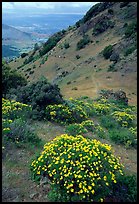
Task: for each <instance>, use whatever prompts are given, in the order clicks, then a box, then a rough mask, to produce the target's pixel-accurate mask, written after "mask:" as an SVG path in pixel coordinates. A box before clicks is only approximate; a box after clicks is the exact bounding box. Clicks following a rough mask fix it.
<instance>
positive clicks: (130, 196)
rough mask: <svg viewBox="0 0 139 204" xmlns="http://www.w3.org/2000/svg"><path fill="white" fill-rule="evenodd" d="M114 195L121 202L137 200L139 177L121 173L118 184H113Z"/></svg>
mask: <svg viewBox="0 0 139 204" xmlns="http://www.w3.org/2000/svg"><path fill="white" fill-rule="evenodd" d="M112 192H113V193H112V195H113V197H115V198H118V199H119V202H137V178H136V176H135V175H126V174H124V175H122V176H121V175H119V176H118V177H117V183H116V185H113V186H112Z"/></svg>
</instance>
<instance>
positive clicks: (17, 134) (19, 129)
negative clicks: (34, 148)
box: [6, 118, 41, 145]
mask: <svg viewBox="0 0 139 204" xmlns="http://www.w3.org/2000/svg"><path fill="white" fill-rule="evenodd" d="M9 128H10V131H9V132H8V134H7V135H6V140H7V141H9V140H10V141H12V142H14V143H16V144H18V145H19V143H32V144H35V145H37V144H38V143H40V141H41V139H40V138H39V137H38V136H37V135H36V134H35V133H34V132H33V130H32V129H31V127H30V126H29V124H28V123H27V121H24V120H22V119H21V118H19V119H16V120H14V121H13V122H12V123H10V124H9Z"/></svg>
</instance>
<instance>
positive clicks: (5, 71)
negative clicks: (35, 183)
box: [2, 61, 27, 97]
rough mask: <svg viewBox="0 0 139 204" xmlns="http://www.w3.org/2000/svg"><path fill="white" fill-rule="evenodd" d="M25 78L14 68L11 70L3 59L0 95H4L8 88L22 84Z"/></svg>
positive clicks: (25, 82) (24, 82)
mask: <svg viewBox="0 0 139 204" xmlns="http://www.w3.org/2000/svg"><path fill="white" fill-rule="evenodd" d="M26 84H27V81H26V79H25V78H24V77H23V76H21V75H20V74H19V73H18V72H17V71H16V70H12V69H11V68H10V67H9V66H8V65H7V64H6V63H5V62H4V61H3V62H2V95H3V97H6V94H8V93H9V91H10V89H12V88H17V87H18V86H24V85H26Z"/></svg>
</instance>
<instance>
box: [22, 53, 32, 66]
mask: <svg viewBox="0 0 139 204" xmlns="http://www.w3.org/2000/svg"><path fill="white" fill-rule="evenodd" d="M33 60H34V57H33V55H30V56H29V58H27V59H25V61H24V65H26V64H29V63H30V62H32V61H33Z"/></svg>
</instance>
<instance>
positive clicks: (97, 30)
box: [93, 19, 114, 35]
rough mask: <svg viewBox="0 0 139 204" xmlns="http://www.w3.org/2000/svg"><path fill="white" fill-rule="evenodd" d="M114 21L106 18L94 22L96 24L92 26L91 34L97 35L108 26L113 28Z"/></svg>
mask: <svg viewBox="0 0 139 204" xmlns="http://www.w3.org/2000/svg"><path fill="white" fill-rule="evenodd" d="M113 27H114V22H112V21H110V20H108V19H102V20H101V21H100V22H99V23H96V25H95V26H94V28H93V34H95V35H98V34H100V33H103V32H104V31H106V30H107V29H108V28H113Z"/></svg>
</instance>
